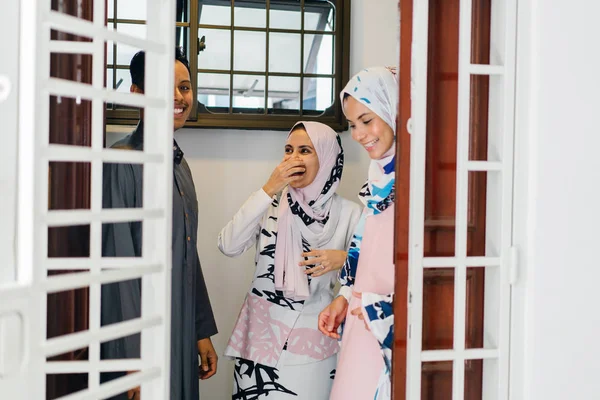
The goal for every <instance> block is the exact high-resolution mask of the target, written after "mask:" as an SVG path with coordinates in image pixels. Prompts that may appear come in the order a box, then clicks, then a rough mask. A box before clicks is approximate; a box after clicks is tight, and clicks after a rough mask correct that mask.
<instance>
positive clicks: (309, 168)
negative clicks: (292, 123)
mask: <svg viewBox="0 0 600 400" xmlns="http://www.w3.org/2000/svg"><path fill="white" fill-rule="evenodd" d="M290 159H296V160H298V161H301V162H302V164H304V168H305V170H304V172H302V173H299V175H300V176H302V178H300V179H298V180H297V181H294V182H291V183H290V186H291V187H293V188H296V189H301V188H304V187H306V186H308V185H310V184H311V183H312V182H313V181H314V180H315V177H316V176H317V172H319V157H317V152H316V151H315V147H314V146H313V143H312V141H311V140H310V138H309V137H308V133H306V130H304V128H298V129H296V130H294V131H293V132H292V133H291V134H290V136H288V140H287V142H286V144H285V156H284V160H285V161H287V160H290Z"/></svg>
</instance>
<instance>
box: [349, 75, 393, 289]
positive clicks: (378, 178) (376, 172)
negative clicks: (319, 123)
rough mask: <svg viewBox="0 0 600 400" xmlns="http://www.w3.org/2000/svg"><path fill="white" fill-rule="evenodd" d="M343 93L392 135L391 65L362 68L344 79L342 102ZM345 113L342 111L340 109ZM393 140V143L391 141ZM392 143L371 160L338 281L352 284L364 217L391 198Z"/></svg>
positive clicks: (389, 203)
mask: <svg viewBox="0 0 600 400" xmlns="http://www.w3.org/2000/svg"><path fill="white" fill-rule="evenodd" d="M347 96H352V97H353V98H354V99H356V100H357V101H358V102H360V103H362V104H363V105H365V106H366V107H367V108H369V109H370V110H371V111H373V112H374V113H375V114H377V115H378V116H379V117H380V118H381V119H382V120H383V121H384V122H385V123H386V124H388V126H390V127H391V128H392V130H393V131H394V136H395V135H396V114H397V110H398V78H397V74H396V68H394V67H373V68H366V69H364V70H362V71H360V72H359V73H358V74H356V75H354V77H353V78H352V79H351V80H350V81H349V82H348V84H347V85H346V87H345V88H344V90H342V92H341V93H340V98H341V100H342V105H343V104H344V99H345V98H346V97H347ZM344 112H345V110H344ZM394 143H395V142H394ZM395 153H396V146H395V145H392V147H391V148H390V149H389V150H388V151H387V152H386V153H385V154H384V155H383V158H381V159H379V160H371V164H370V166H369V178H368V180H367V182H366V183H365V184H364V185H363V187H362V189H361V190H360V192H359V194H358V198H359V199H360V201H361V202H362V203H363V204H364V205H365V208H364V210H363V213H362V216H361V218H360V220H359V222H358V224H357V226H356V231H355V233H354V236H353V237H352V243H351V244H350V249H349V250H348V258H347V260H346V264H345V265H344V267H343V268H342V271H341V272H340V281H341V282H342V284H348V283H353V281H354V277H355V276H356V268H357V266H358V257H359V256H360V246H361V242H362V237H363V232H364V229H365V222H366V219H367V217H368V216H370V215H377V214H379V213H382V212H383V211H385V210H386V209H387V208H388V207H389V206H390V205H392V204H394V200H395V193H396V192H395V182H396V174H395V163H396V156H395Z"/></svg>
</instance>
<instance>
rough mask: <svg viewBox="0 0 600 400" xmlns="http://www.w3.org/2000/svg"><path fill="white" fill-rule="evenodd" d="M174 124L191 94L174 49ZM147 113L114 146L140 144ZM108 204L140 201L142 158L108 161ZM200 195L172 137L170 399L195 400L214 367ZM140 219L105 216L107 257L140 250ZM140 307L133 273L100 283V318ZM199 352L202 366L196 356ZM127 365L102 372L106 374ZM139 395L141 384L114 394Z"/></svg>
mask: <svg viewBox="0 0 600 400" xmlns="http://www.w3.org/2000/svg"><path fill="white" fill-rule="evenodd" d="M144 65H145V54H144V53H143V52H139V53H137V54H136V55H134V56H133V58H132V60H131V63H130V66H129V70H130V73H131V81H132V85H131V92H135V93H144ZM174 86H175V87H174V95H173V113H174V114H173V129H174V131H175V130H177V129H179V128H181V127H183V125H184V124H185V121H186V120H187V118H188V116H189V115H190V111H191V109H192V104H193V103H192V102H193V93H192V86H191V82H190V68H189V62H188V60H187V58H186V57H185V55H184V54H183V51H182V50H181V49H179V48H177V49H176V50H175V81H174ZM143 121H144V113H143V110H141V111H140V122H139V123H138V125H137V127H136V129H135V130H134V131H133V133H131V134H130V135H128V136H127V137H125V138H124V139H123V140H121V141H119V142H117V143H116V144H115V145H113V148H124V149H130V150H143V147H144V124H143ZM103 173H104V175H103V186H104V187H103V201H102V203H103V204H102V205H103V208H136V207H142V198H143V191H142V190H143V182H142V178H143V169H142V165H139V164H105V166H104V172H103ZM197 230H198V202H197V199H196V189H195V187H194V181H193V179H192V174H191V172H190V168H189V166H188V164H187V162H186V161H185V158H184V157H183V152H182V151H181V149H180V148H179V146H178V145H177V142H175V141H173V232H172V261H173V265H172V276H171V279H172V285H171V397H170V398H171V400H197V399H198V378H200V379H208V378H210V377H211V376H213V375H214V374H215V373H216V372H217V354H216V352H215V349H214V347H213V345H212V342H211V339H210V337H211V336H212V335H214V334H216V333H217V328H216V324H215V320H214V316H213V312H212V308H211V305H210V300H209V298H208V292H207V290H206V284H205V282H204V277H203V275H202V269H201V267H200V260H199V258H198V250H197V245H196V242H197ZM142 251H143V249H142V224H141V222H129V223H119V224H105V225H104V226H103V230H102V253H103V254H102V255H103V256H104V257H140V256H141V255H142ZM140 311H141V282H140V280H132V281H126V282H118V283H112V284H108V285H103V286H102V313H101V314H102V325H108V324H112V323H116V322H121V321H126V320H129V319H132V318H138V317H139V316H140ZM198 354H199V355H200V359H201V363H200V368H199V364H198ZM139 356H140V336H139V334H138V335H132V336H129V337H126V338H122V339H117V340H113V341H110V342H106V343H103V344H102V358H103V359H119V358H138V357H139ZM123 375H124V373H111V374H103V377H102V380H103V381H108V380H112V379H115V378H117V377H119V376H123ZM125 398H127V399H136V400H138V399H139V398H140V392H139V388H135V389H132V390H129V391H128V392H127V393H123V394H121V395H119V396H116V397H113V399H119V400H121V399H125Z"/></svg>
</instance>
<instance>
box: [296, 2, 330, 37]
mask: <svg viewBox="0 0 600 400" xmlns="http://www.w3.org/2000/svg"><path fill="white" fill-rule="evenodd" d="M310 3H315V4H314V5H311V4H310ZM304 9H305V13H304V29H305V30H307V31H324V32H333V31H334V28H335V8H334V6H333V5H332V4H331V3H328V2H325V1H312V2H311V1H306V2H305V8H304Z"/></svg>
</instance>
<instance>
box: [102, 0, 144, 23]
mask: <svg viewBox="0 0 600 400" xmlns="http://www.w3.org/2000/svg"><path fill="white" fill-rule="evenodd" d="M108 2H109V3H110V0H108ZM146 16H147V12H146V0H117V15H116V18H117V19H139V20H143V21H145V20H146V19H147V18H146Z"/></svg>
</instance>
